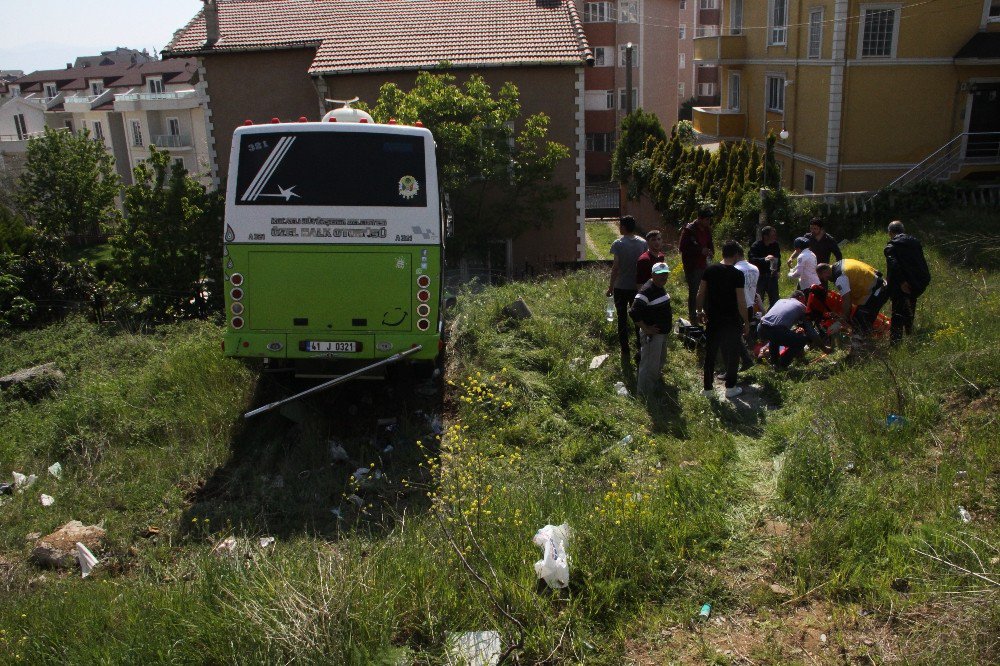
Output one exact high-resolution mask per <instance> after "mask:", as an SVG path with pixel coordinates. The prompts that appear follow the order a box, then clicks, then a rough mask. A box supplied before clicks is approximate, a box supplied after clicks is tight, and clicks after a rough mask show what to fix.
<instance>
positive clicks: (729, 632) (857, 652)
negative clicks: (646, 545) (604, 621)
mask: <svg viewBox="0 0 1000 666" xmlns="http://www.w3.org/2000/svg"><path fill="white" fill-rule="evenodd" d="M898 657H899V652H898V639H897V637H896V636H895V635H894V634H893V632H892V631H891V625H890V623H889V622H888V621H886V619H885V618H877V617H876V616H874V615H870V614H865V613H864V612H863V611H862V610H860V609H858V608H853V607H847V608H844V607H836V608H835V607H833V606H832V605H830V604H827V603H825V602H817V603H813V604H808V605H805V606H800V607H798V608H794V609H785V608H781V609H777V610H767V609H765V610H761V611H759V612H755V613H749V612H746V611H742V610H741V611H737V612H735V613H732V614H720V615H716V616H714V617H712V618H710V619H709V620H708V621H705V622H702V623H690V624H687V625H683V624H675V625H671V626H667V627H664V628H662V629H660V631H659V632H658V633H657V634H656V635H655V636H653V637H651V638H649V639H647V640H641V641H640V640H635V641H629V642H628V643H627V644H626V660H625V663H628V664H635V665H637V666H645V665H647V664H649V665H652V664H664V663H679V664H703V663H706V662H714V661H716V660H719V659H723V660H726V661H727V662H728V663H733V664H773V663H806V664H852V663H873V662H874V663H882V662H886V661H890V662H891V661H894V660H896V659H898Z"/></svg>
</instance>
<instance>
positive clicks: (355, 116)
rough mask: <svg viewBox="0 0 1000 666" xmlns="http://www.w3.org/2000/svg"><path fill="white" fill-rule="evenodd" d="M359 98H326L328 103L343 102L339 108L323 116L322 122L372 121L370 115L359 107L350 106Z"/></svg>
mask: <svg viewBox="0 0 1000 666" xmlns="http://www.w3.org/2000/svg"><path fill="white" fill-rule="evenodd" d="M359 99H360V98H359V97H355V98H354V99H328V100H326V101H327V102H328V103H330V104H343V106H341V107H340V108H337V109H334V110H333V111H330V112H328V113H327V114H326V115H325V116H323V122H324V123H328V122H332V121H335V122H338V123H361V122H364V123H374V122H375V121H374V120H372V117H371V116H370V115H368V114H367V113H365V112H364V111H362V110H361V109H354V108H351V104H354V103H355V102H357V101H358V100H359Z"/></svg>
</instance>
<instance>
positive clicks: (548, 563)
mask: <svg viewBox="0 0 1000 666" xmlns="http://www.w3.org/2000/svg"><path fill="white" fill-rule="evenodd" d="M569 536H570V529H569V525H567V524H566V523H563V524H562V525H546V526H545V527H543V528H542V529H540V530H538V532H537V533H536V534H535V538H534V539H532V542H533V543H534V544H535V545H536V546H538V547H539V548H541V549H542V559H540V560H538V561H537V562H535V573H536V574H537V575H538V577H539V578H541V579H543V580H544V581H545V582H546V583H548V586H549V587H551V588H553V589H556V590H558V589H562V588H564V587H566V586H567V585H569V553H567V552H566V542H567V541H569Z"/></svg>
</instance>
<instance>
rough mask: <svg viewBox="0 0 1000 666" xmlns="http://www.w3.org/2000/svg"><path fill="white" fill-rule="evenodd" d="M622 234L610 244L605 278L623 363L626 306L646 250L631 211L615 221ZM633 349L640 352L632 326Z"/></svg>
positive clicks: (626, 347) (626, 353)
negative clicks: (615, 316)
mask: <svg viewBox="0 0 1000 666" xmlns="http://www.w3.org/2000/svg"><path fill="white" fill-rule="evenodd" d="M618 231H619V232H620V233H621V238H619V239H617V240H616V241H615V242H613V243H612V244H611V254H612V255H613V256H614V258H615V259H614V262H613V263H612V264H611V278H610V280H609V281H608V290H607V292H605V294H606V295H607V296H614V299H615V311H616V312H617V313H618V344H619V345H621V350H622V365H626V364H628V363H629V362H630V360H631V359H630V358H629V341H628V340H629V336H630V335H631V333H630V332H629V328H631V325H630V324H629V316H628V309H629V307H630V306H631V305H632V299H633V298H635V294H636V291H637V289H636V284H635V268H636V264H637V262H638V261H639V256H640V255H641V254H642V253H643V252H645V251H646V241H645V239H643V238H640V237H639V236H636V234H635V218H634V217H632V216H631V215H626V216H624V217H622V219H621V221H620V222H619V223H618ZM635 340H636V343H635V345H636V346H635V350H636V353H638V352H639V349H640V345H639V329H638V327H636V329H635Z"/></svg>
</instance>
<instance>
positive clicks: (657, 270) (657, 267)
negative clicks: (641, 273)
mask: <svg viewBox="0 0 1000 666" xmlns="http://www.w3.org/2000/svg"><path fill="white" fill-rule="evenodd" d="M669 272H670V266H667V265H666V264H665V263H663V262H662V261H661V262H659V263H657V264H653V274H654V275H660V274H661V273H669Z"/></svg>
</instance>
